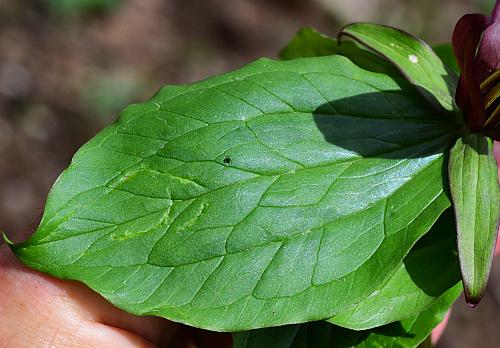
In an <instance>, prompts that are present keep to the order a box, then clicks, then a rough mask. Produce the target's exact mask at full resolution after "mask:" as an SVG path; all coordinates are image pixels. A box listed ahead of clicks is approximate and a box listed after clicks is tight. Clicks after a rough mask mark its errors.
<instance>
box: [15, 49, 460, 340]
mask: <svg viewBox="0 0 500 348" xmlns="http://www.w3.org/2000/svg"><path fill="white" fill-rule="evenodd" d="M456 130H457V126H455V125H451V124H449V123H447V122H445V121H444V120H443V119H441V118H439V117H436V115H435V111H434V110H433V109H431V108H429V107H428V106H427V103H426V102H425V101H423V100H422V98H421V97H420V96H419V95H418V94H416V92H415V90H414V88H413V87H412V86H411V85H409V84H407V83H405V81H404V80H398V79H397V78H396V79H395V78H392V77H390V76H386V75H383V74H378V73H373V72H369V71H366V70H362V69H360V68H359V67H357V66H356V65H354V64H353V63H352V62H350V61H349V60H348V59H346V58H345V57H341V56H331V57H318V58H304V59H296V60H291V61H272V60H267V59H262V60H259V61H257V62H255V63H253V64H250V65H248V66H246V67H244V68H242V69H240V70H237V71H235V72H231V73H228V74H225V75H221V76H218V77H214V78H211V79H208V80H205V81H202V82H199V83H195V84H192V85H187V86H178V87H166V88H164V89H162V90H161V91H160V92H159V93H158V94H157V95H156V96H155V97H154V98H153V99H151V100H150V101H148V102H146V103H144V104H141V105H135V106H131V107H129V108H127V109H126V110H125V111H124V112H123V113H122V115H121V117H120V119H119V121H118V122H117V123H116V124H114V125H112V126H110V127H108V128H106V129H105V130H103V131H102V132H101V133H99V134H98V135H97V136H96V137H95V138H94V139H92V140H91V141H90V142H89V143H87V144H86V145H85V146H83V147H82V149H80V150H79V151H78V153H77V154H76V155H75V157H74V159H73V162H72V164H71V166H70V167H69V168H68V169H67V170H66V171H65V172H64V173H63V174H62V176H61V177H60V178H59V179H58V181H57V182H56V184H55V186H54V188H53V189H52V191H51V193H50V196H49V199H48V202H47V205H46V209H45V213H44V216H43V219H42V222H41V224H40V226H39V228H38V229H37V231H36V233H35V234H34V235H33V236H32V238H31V239H29V240H28V241H26V242H24V243H21V244H19V245H15V246H14V247H13V249H14V251H15V253H16V255H17V256H18V257H19V258H20V259H21V260H22V261H23V262H24V263H26V264H27V265H30V266H32V267H34V268H36V269H39V270H42V271H44V272H48V273H50V274H53V275H55V276H57V277H61V278H69V279H76V280H80V281H83V282H84V283H86V284H87V285H89V286H90V287H91V288H92V289H94V290H96V291H98V292H99V293H100V294H102V295H103V296H104V297H105V298H107V299H108V300H109V301H111V302H112V303H114V304H115V305H117V306H118V307H120V308H123V309H125V310H127V311H129V312H132V313H135V314H140V315H158V316H162V317H165V318H169V319H172V320H175V321H180V322H184V323H187V324H190V325H193V326H199V327H204V328H207V329H212V330H226V331H237V330H245V329H251V328H259V327H265V326H275V325H282V324H286V323H297V322H304V321H311V320H320V319H325V318H329V317H332V316H333V315H335V314H337V313H339V312H341V311H342V310H345V309H346V308H350V307H351V306H352V305H353V304H354V303H358V302H360V301H361V300H362V299H363V298H365V297H366V296H367V295H369V294H370V293H372V292H373V290H374V289H376V288H378V287H380V284H382V283H384V282H385V281H386V280H387V279H388V278H389V277H390V276H391V275H392V274H393V273H394V272H395V271H396V270H397V268H398V267H399V266H400V264H401V262H402V260H403V258H404V257H405V256H406V254H407V253H408V251H409V250H410V248H411V247H412V246H413V245H414V244H415V242H416V241H417V240H418V239H419V238H420V237H421V236H422V235H423V234H425V233H426V232H427V231H428V230H429V229H430V228H431V226H432V225H433V224H434V222H435V221H436V220H437V218H438V217H439V216H440V215H441V213H442V212H443V211H444V210H445V209H446V208H447V207H449V206H450V202H449V199H448V197H447V195H446V194H445V192H444V186H443V178H442V169H443V163H444V160H443V157H444V156H443V153H444V152H445V151H446V149H447V148H448V147H449V144H450V142H452V141H454V139H455V136H456V135H455V134H456Z"/></svg>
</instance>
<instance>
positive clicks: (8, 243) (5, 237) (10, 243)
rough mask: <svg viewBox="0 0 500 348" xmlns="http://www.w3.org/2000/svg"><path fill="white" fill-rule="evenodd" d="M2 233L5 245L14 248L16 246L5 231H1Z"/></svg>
mask: <svg viewBox="0 0 500 348" xmlns="http://www.w3.org/2000/svg"><path fill="white" fill-rule="evenodd" d="M0 232H1V233H2V238H3V241H4V242H5V244H7V245H8V246H10V247H11V246H13V245H14V242H12V241H11V240H10V239H9V237H7V235H6V234H5V232H3V231H0Z"/></svg>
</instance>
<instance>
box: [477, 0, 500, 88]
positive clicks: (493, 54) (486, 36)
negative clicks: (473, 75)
mask: <svg viewBox="0 0 500 348" xmlns="http://www.w3.org/2000/svg"><path fill="white" fill-rule="evenodd" d="M476 64H477V73H478V79H479V81H481V82H482V81H484V80H486V78H487V77H488V76H490V75H491V74H492V73H493V72H494V71H495V70H497V69H499V68H500V2H499V1H497V2H496V4H495V8H494V9H493V13H492V14H491V17H490V18H489V23H488V27H487V28H486V30H485V31H484V32H483V36H482V39H481V44H480V45H479V50H478V53H477V57H476Z"/></svg>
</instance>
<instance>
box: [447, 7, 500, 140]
mask: <svg viewBox="0 0 500 348" xmlns="http://www.w3.org/2000/svg"><path fill="white" fill-rule="evenodd" d="M453 50H454V52H455V56H456V57H457V61H458V64H459V66H460V69H461V71H462V73H461V75H460V81H459V84H458V88H457V91H456V96H455V99H456V102H457V105H458V106H459V107H460V109H462V111H463V114H464V118H465V121H466V124H467V126H468V127H469V129H470V130H471V131H472V132H481V133H483V134H485V135H487V136H490V137H492V138H494V139H495V140H500V105H499V104H500V103H499V102H500V98H499V96H500V70H499V66H500V60H499V56H500V2H499V1H498V0H497V2H496V4H495V7H494V9H493V13H492V14H491V16H485V15H481V14H467V15H465V16H463V17H462V18H460V20H459V21H458V22H457V24H456V26H455V30H454V31H453Z"/></svg>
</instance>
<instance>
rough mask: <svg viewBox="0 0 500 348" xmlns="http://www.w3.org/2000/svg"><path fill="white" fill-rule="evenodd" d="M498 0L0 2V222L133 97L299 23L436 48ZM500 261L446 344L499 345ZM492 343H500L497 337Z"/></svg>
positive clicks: (270, 41)
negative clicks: (387, 29)
mask: <svg viewBox="0 0 500 348" xmlns="http://www.w3.org/2000/svg"><path fill="white" fill-rule="evenodd" d="M493 2H494V1H492V0H467V1H466V0H461V1H460V0H440V1H435V0H408V1H400V0H399V1H398V0H310V1H300V0H38V1H36V0H32V1H29V0H0V228H1V229H3V230H5V231H8V232H9V234H10V235H15V234H16V233H18V232H19V231H21V230H23V229H26V228H27V226H28V225H30V223H32V222H33V221H35V220H36V219H37V218H38V217H39V216H40V214H41V213H42V211H43V206H44V200H45V198H46V195H47V193H48V191H49V189H50V187H51V185H52V183H53V182H54V180H55V179H56V177H57V175H58V174H59V173H60V172H61V170H63V169H64V168H65V167H66V166H67V165H68V163H69V161H70V159H71V156H72V154H73V153H74V152H75V150H76V149H77V148H78V147H79V146H80V145H81V144H83V143H84V142H85V141H86V140H88V139H89V138H90V137H92V136H93V135H94V134H95V133H96V132H97V131H98V130H99V129H101V128H102V127H103V126H105V125H107V124H109V123H110V122H113V120H114V119H115V118H116V116H117V113H118V112H119V110H120V109H122V108H123V107H124V106H126V105H127V104H130V103H132V102H137V101H141V100H145V99H147V98H148V97H149V96H151V95H152V94H153V93H154V91H155V90H157V89H158V88H159V87H160V86H162V85H164V84H172V83H186V82H192V81H195V80H199V79H202V78H205V77H208V76H210V75H213V74H218V73H221V72H225V71H228V70H231V69H234V68H236V67H239V66H241V65H243V64H245V63H247V62H249V61H252V60H254V59H255V58H257V57H260V56H267V57H276V54H277V52H278V51H279V50H280V49H281V48H282V47H283V45H285V44H286V43H287V41H288V40H289V39H290V38H291V37H292V36H293V35H294V33H295V31H296V30H297V29H298V28H299V27H301V26H306V25H310V26H314V27H316V28H317V29H319V30H320V31H323V32H325V33H328V34H331V35H334V34H335V33H336V31H337V30H338V29H339V28H340V26H342V25H344V24H346V23H348V22H352V21H359V20H363V21H371V22H378V23H383V24H389V25H394V26H397V27H400V28H402V29H405V30H407V31H410V32H412V33H414V34H417V35H419V36H421V37H422V38H424V39H425V40H426V41H428V42H430V43H431V44H434V43H442V42H447V41H449V40H450V37H451V32H452V30H453V26H454V24H455V22H456V20H457V19H458V18H459V17H460V16H461V15H462V14H464V13H468V12H483V13H486V12H489V11H490V9H491V7H492V5H493ZM499 316H500V260H497V262H496V264H495V265H494V269H493V276H492V279H491V282H490V289H489V292H488V295H487V296H486V298H485V300H483V302H482V303H481V304H480V305H479V306H478V307H477V308H476V309H474V310H470V309H468V308H467V307H466V305H465V304H464V303H463V301H462V300H460V301H459V303H457V304H456V305H455V308H454V311H453V315H452V318H451V321H450V325H449V326H448V328H447V330H446V332H445V336H444V338H443V339H442V341H441V342H440V343H439V345H438V347H441V348H452V347H453V348H455V347H456V348H461V347H480V348H482V347H486V348H489V347H500V318H499ZM495 342H496V343H495Z"/></svg>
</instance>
